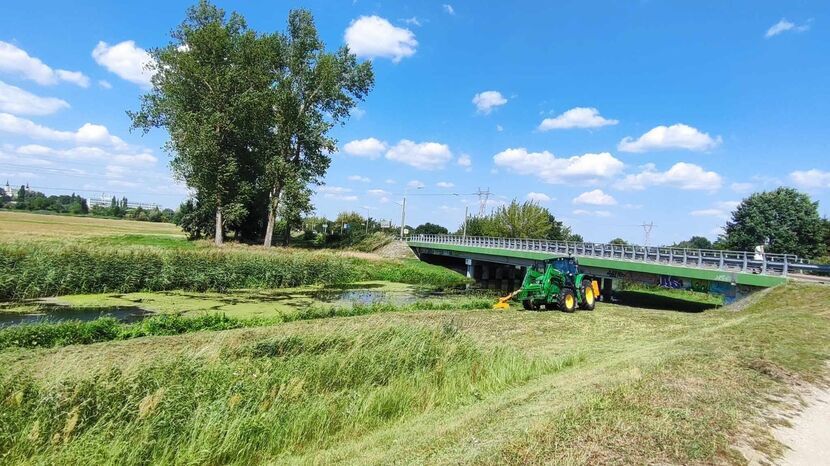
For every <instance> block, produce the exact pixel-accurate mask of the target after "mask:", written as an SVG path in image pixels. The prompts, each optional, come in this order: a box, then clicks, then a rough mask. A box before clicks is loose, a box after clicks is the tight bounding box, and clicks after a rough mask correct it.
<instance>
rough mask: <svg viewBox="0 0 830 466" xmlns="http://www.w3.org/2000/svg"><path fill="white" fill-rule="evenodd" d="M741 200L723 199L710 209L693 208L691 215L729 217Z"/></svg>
mask: <svg viewBox="0 0 830 466" xmlns="http://www.w3.org/2000/svg"><path fill="white" fill-rule="evenodd" d="M740 204H741V201H721V202H716V203H715V205H714V206H713V207H711V208H708V209H700V210H693V211H691V212H689V215H692V216H695V217H718V218H723V219H727V218H729V217H730V216H731V214H732V211H733V210H735V209H737V208H738V206H739V205H740Z"/></svg>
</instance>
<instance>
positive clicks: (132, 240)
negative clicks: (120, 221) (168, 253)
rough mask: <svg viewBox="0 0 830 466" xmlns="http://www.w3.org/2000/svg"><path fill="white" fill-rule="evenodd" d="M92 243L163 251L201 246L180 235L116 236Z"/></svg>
mask: <svg viewBox="0 0 830 466" xmlns="http://www.w3.org/2000/svg"><path fill="white" fill-rule="evenodd" d="M92 241H93V242H94V243H95V245H97V246H149V247H156V248H163V249H195V248H196V247H197V245H198V244H200V243H198V242H194V241H188V240H187V238H185V237H183V236H179V235H139V234H129V235H114V236H104V237H100V238H95V239H94V240H92Z"/></svg>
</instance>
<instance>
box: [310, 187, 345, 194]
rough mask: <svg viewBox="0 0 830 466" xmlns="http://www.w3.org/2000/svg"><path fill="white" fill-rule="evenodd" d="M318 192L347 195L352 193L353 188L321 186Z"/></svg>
mask: <svg viewBox="0 0 830 466" xmlns="http://www.w3.org/2000/svg"><path fill="white" fill-rule="evenodd" d="M317 192H320V193H323V194H345V193H350V192H352V189H351V188H344V187H342V186H320V187H319V188H317Z"/></svg>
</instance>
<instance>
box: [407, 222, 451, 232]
mask: <svg viewBox="0 0 830 466" xmlns="http://www.w3.org/2000/svg"><path fill="white" fill-rule="evenodd" d="M412 234H413V235H446V234H449V230H447V229H446V228H444V227H442V226H441V225H436V224H434V223H429V222H427V223H424V224H423V225H418V226H417V227H415V229H414V230H413V231H412Z"/></svg>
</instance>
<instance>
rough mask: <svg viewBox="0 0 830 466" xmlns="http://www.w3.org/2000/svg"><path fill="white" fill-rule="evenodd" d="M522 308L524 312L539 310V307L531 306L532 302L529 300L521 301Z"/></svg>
mask: <svg viewBox="0 0 830 466" xmlns="http://www.w3.org/2000/svg"><path fill="white" fill-rule="evenodd" d="M522 307H523V308H525V311H537V310H539V306H537V305H535V304H533V301H532V300H530V299H525V300H524V301H522Z"/></svg>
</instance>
